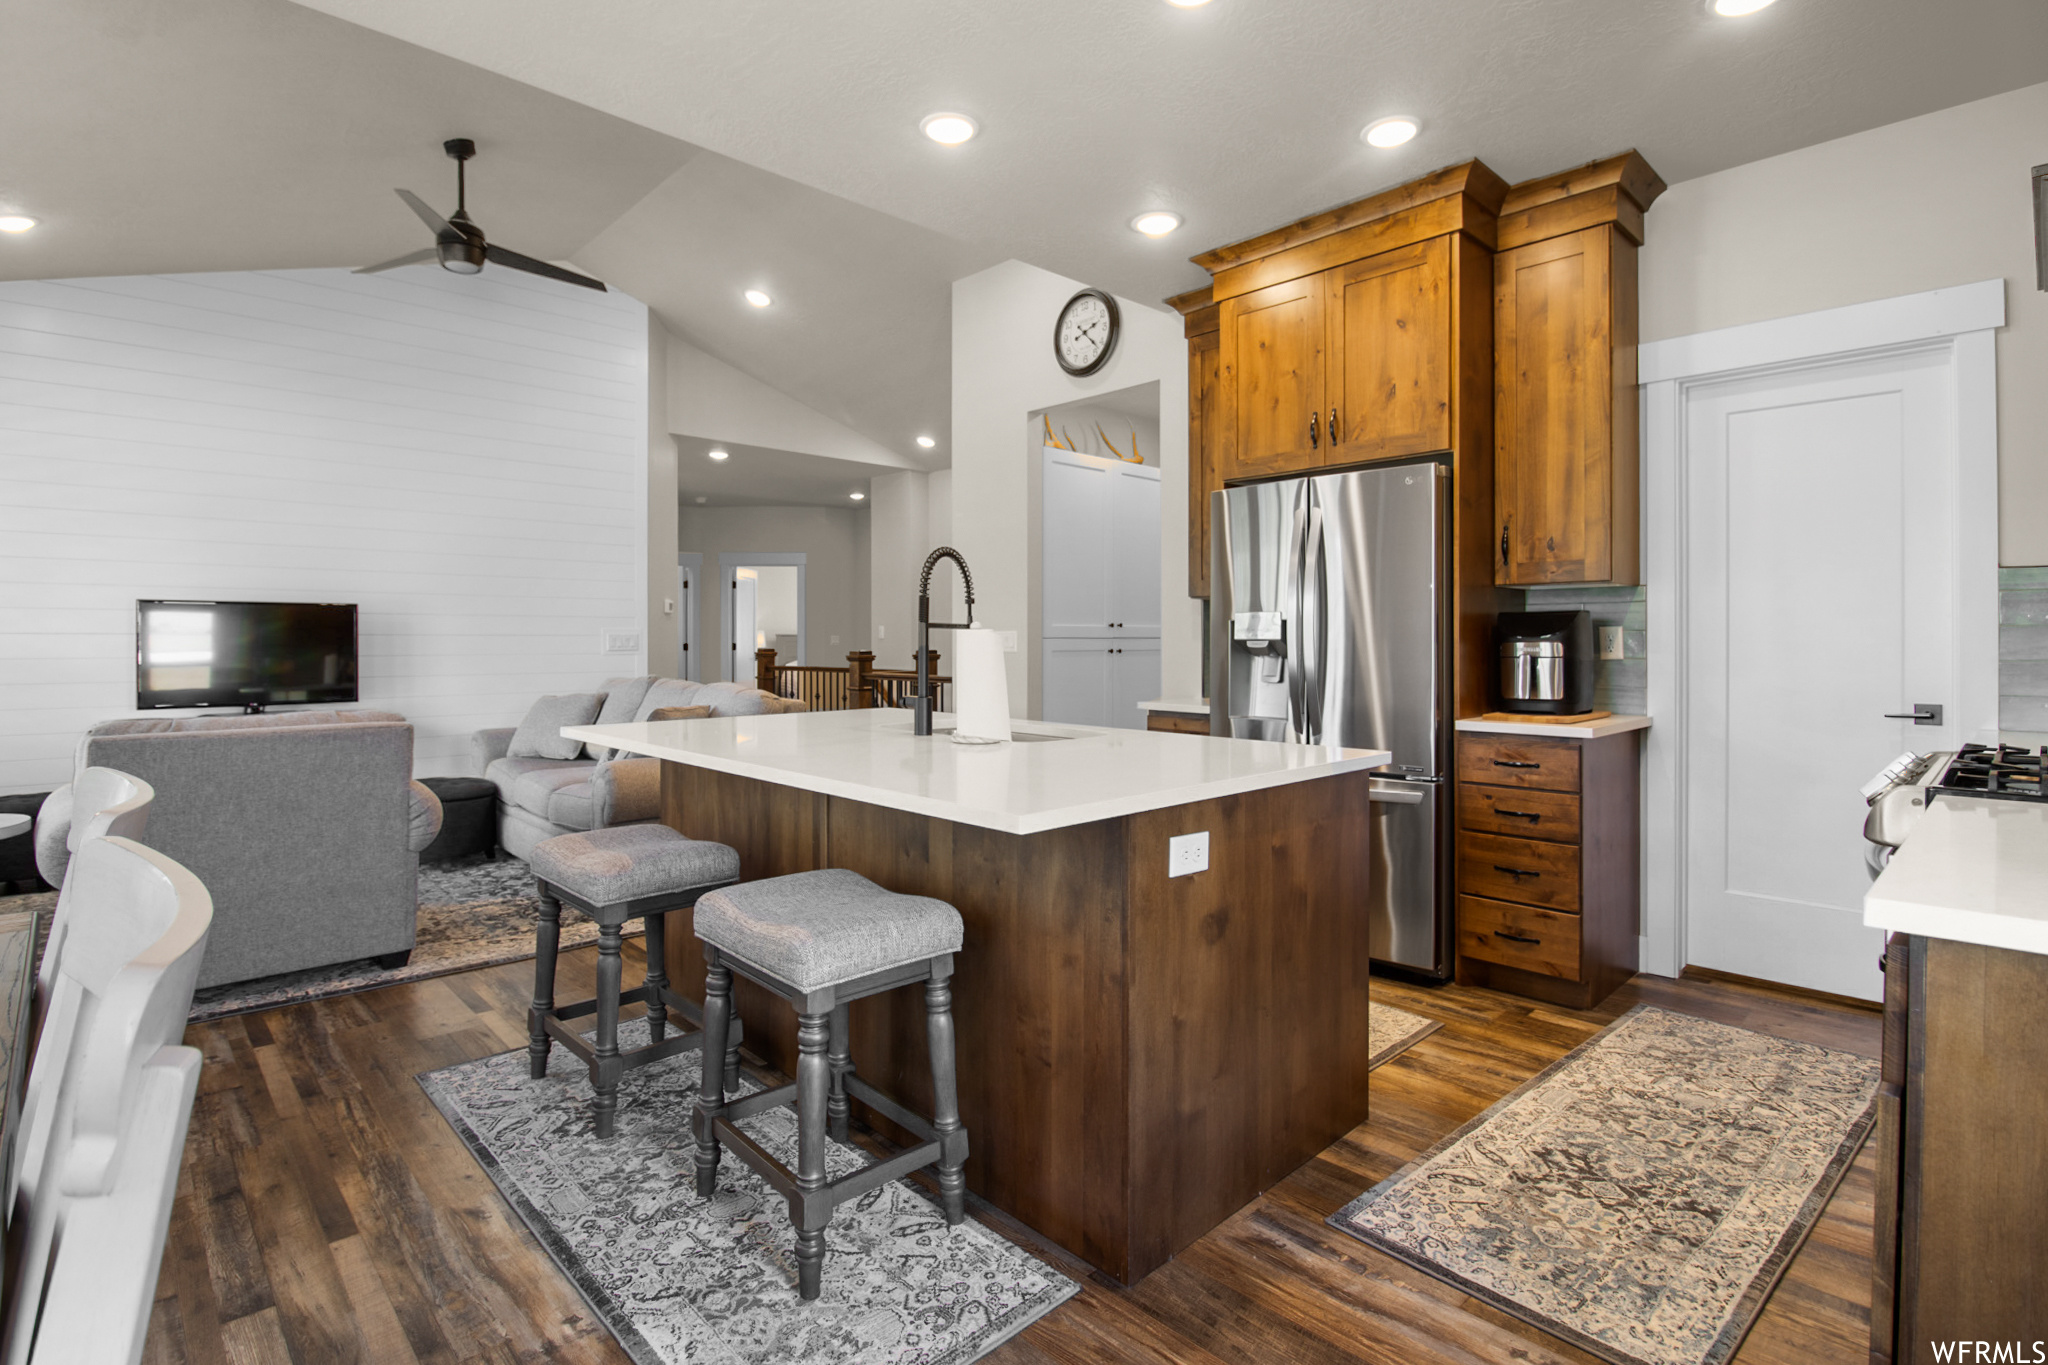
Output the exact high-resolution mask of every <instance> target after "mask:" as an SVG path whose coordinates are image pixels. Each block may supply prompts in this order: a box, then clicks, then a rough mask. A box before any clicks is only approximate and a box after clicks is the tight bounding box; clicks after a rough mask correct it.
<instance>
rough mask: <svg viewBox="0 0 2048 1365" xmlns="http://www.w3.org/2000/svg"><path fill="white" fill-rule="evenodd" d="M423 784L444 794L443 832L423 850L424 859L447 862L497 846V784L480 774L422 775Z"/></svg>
mask: <svg viewBox="0 0 2048 1365" xmlns="http://www.w3.org/2000/svg"><path fill="white" fill-rule="evenodd" d="M420 785H421V786H423V787H425V788H426V789H427V790H428V791H430V792H432V793H433V794H434V795H435V796H438V797H440V798H441V832H440V833H439V834H437V835H435V836H434V842H433V843H431V844H428V845H427V846H426V848H425V849H423V850H422V851H421V852H420V861H421V862H423V863H445V862H449V861H451V860H453V859H456V858H467V857H469V856H470V855H471V854H473V853H481V854H484V855H485V856H487V857H488V856H489V855H490V854H491V853H492V852H493V851H494V850H495V849H496V848H497V846H498V788H497V786H496V785H495V784H493V783H490V782H487V781H485V780H484V779H483V778H481V777H423V778H421V779H420Z"/></svg>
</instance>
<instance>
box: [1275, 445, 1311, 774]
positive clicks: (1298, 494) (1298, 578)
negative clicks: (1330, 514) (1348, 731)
mask: <svg viewBox="0 0 2048 1365" xmlns="http://www.w3.org/2000/svg"><path fill="white" fill-rule="evenodd" d="M1308 519H1309V486H1308V481H1307V480H1306V479H1304V480H1302V481H1301V483H1300V484H1299V485H1298V486H1297V487H1296V488H1295V491H1294V509H1293V515H1292V517H1290V518H1289V523H1290V524H1289V528H1288V536H1287V560H1286V563H1285V565H1284V566H1283V567H1284V572H1285V574H1286V576H1287V578H1289V579H1291V580H1292V581H1291V582H1284V583H1283V584H1282V585H1281V589H1280V592H1281V601H1282V602H1283V603H1285V604H1286V607H1287V622H1286V626H1285V634H1286V639H1285V641H1284V643H1285V645H1286V648H1287V653H1286V659H1287V662H1286V665H1285V667H1286V669H1287V722H1288V729H1289V731H1290V734H1289V736H1288V737H1289V738H1290V739H1295V740H1298V741H1300V742H1302V743H1307V742H1309V739H1308V728H1309V720H1308V691H1307V687H1306V682H1307V672H1306V669H1305V668H1304V667H1303V665H1304V664H1305V663H1306V661H1307V658H1308V651H1307V650H1306V649H1305V648H1304V646H1303V641H1302V638H1301V637H1302V619H1303V618H1302V594H1303V592H1304V590H1305V587H1306V585H1305V583H1304V582H1303V578H1304V575H1305V573H1306V569H1307V564H1308Z"/></svg>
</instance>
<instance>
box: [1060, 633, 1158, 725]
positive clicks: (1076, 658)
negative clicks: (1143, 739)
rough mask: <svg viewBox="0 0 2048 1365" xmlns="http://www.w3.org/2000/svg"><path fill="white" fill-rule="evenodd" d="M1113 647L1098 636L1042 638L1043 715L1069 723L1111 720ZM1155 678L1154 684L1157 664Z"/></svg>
mask: <svg viewBox="0 0 2048 1365" xmlns="http://www.w3.org/2000/svg"><path fill="white" fill-rule="evenodd" d="M1114 648H1116V646H1115V645H1113V644H1111V643H1110V642H1109V641H1108V640H1105V639H1100V638H1097V639H1092V640H1089V639H1081V640H1047V641H1045V668H1044V678H1045V705H1044V706H1043V708H1041V709H1042V711H1043V713H1044V716H1045V719H1047V720H1050V721H1064V722H1066V723H1067V724H1069V725H1108V724H1109V723H1110V666H1111V661H1112V660H1113V659H1114V658H1115V657H1116V656H1115V655H1113V654H1112V653H1110V651H1111V650H1112V649H1114ZM1154 681H1155V685H1156V681H1157V670H1156V668H1155V670H1154ZM1153 695H1157V694H1156V693H1155V694H1153ZM1151 699H1152V698H1151V697H1150V696H1147V697H1140V698H1137V700H1138V701H1149V700H1151ZM1134 704H1135V703H1134Z"/></svg>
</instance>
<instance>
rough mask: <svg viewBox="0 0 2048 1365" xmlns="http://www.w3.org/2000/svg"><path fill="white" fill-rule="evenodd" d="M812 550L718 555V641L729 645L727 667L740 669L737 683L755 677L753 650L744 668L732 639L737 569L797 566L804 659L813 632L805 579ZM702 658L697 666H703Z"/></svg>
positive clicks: (799, 653) (800, 655)
mask: <svg viewBox="0 0 2048 1365" xmlns="http://www.w3.org/2000/svg"><path fill="white" fill-rule="evenodd" d="M807 558H808V552H806V551H803V550H761V551H756V552H754V553H742V552H740V551H737V550H722V551H720V552H719V555H718V643H720V644H722V645H724V646H725V655H726V663H727V667H729V668H732V669H736V670H739V676H738V677H737V678H734V679H731V680H730V681H734V682H746V681H747V680H749V679H750V678H752V677H753V672H752V669H751V664H752V661H753V651H752V650H748V651H747V657H746V663H747V664H748V667H746V668H742V667H741V660H740V656H739V652H738V651H737V650H735V649H734V648H733V643H734V642H733V638H732V613H733V605H734V604H733V599H732V572H733V570H734V569H757V568H794V569H795V570H796V659H795V660H794V662H796V663H799V664H801V663H803V661H804V641H805V639H806V637H807V635H808V633H809V631H810V625H811V623H810V607H811V604H810V594H809V592H807V591H806V589H807V588H808V586H809V585H808V584H807V583H805V581H804V575H805V560H806V559H807ZM703 666H704V665H703V662H702V661H701V660H700V661H698V664H697V667H698V668H699V669H702V668H703Z"/></svg>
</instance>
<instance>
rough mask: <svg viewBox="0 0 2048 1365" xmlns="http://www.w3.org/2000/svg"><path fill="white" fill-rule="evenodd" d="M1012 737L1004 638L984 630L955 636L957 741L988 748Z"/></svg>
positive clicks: (956, 632)
mask: <svg viewBox="0 0 2048 1365" xmlns="http://www.w3.org/2000/svg"><path fill="white" fill-rule="evenodd" d="M1009 737H1010V675H1009V670H1008V669H1007V668H1005V667H1004V666H1003V637H1002V636H1001V635H999V634H998V633H996V632H995V631H993V630H989V629H987V628H986V627H984V626H980V625H976V626H974V627H973V628H972V629H969V630H961V631H955V632H954V634H953V738H954V741H955V742H956V743H960V744H973V743H982V744H988V743H993V742H995V741H998V740H1006V739H1008V738H1009Z"/></svg>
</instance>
